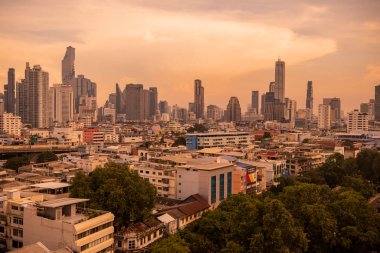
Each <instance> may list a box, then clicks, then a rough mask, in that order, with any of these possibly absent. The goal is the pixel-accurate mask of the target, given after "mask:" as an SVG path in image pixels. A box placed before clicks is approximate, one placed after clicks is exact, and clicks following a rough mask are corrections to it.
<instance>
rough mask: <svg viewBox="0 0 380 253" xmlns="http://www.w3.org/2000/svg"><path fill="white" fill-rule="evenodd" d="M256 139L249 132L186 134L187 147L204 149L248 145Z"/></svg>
mask: <svg viewBox="0 0 380 253" xmlns="http://www.w3.org/2000/svg"><path fill="white" fill-rule="evenodd" d="M254 140H255V137H254V135H252V134H250V133H248V132H209V133H193V134H186V147H187V149H190V150H192V149H203V148H211V147H225V146H247V145H251V144H252V143H253V141H254Z"/></svg>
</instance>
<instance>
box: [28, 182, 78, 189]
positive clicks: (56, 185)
mask: <svg viewBox="0 0 380 253" xmlns="http://www.w3.org/2000/svg"><path fill="white" fill-rule="evenodd" d="M31 186H32V187H34V188H42V189H60V188H64V187H69V186H71V185H70V184H68V183H60V182H46V183H40V184H32V185H31Z"/></svg>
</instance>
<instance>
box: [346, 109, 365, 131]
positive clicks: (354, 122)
mask: <svg viewBox="0 0 380 253" xmlns="http://www.w3.org/2000/svg"><path fill="white" fill-rule="evenodd" d="M368 121H369V115H368V114H367V113H361V112H359V110H353V111H352V112H349V113H348V122H347V132H349V133H350V132H354V131H368Z"/></svg>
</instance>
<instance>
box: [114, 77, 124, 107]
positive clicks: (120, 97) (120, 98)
mask: <svg viewBox="0 0 380 253" xmlns="http://www.w3.org/2000/svg"><path fill="white" fill-rule="evenodd" d="M115 108H116V114H125V100H124V94H123V92H122V91H121V89H120V86H119V84H118V83H117V84H116V106H115Z"/></svg>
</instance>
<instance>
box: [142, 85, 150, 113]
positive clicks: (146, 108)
mask: <svg viewBox="0 0 380 253" xmlns="http://www.w3.org/2000/svg"><path fill="white" fill-rule="evenodd" d="M143 97H144V107H143V111H144V120H148V119H149V118H150V90H143Z"/></svg>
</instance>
